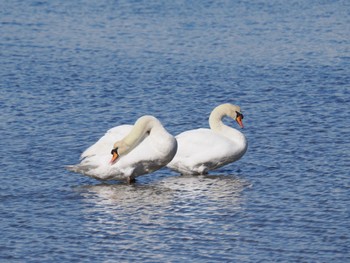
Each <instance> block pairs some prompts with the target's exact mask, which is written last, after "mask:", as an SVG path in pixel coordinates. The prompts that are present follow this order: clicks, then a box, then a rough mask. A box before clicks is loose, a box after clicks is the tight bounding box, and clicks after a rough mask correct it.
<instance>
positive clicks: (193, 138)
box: [167, 103, 248, 174]
mask: <svg viewBox="0 0 350 263" xmlns="http://www.w3.org/2000/svg"><path fill="white" fill-rule="evenodd" d="M225 116H228V117H230V118H232V119H234V120H236V121H237V123H238V124H239V126H240V127H241V128H243V123H242V119H243V115H242V113H241V109H240V107H239V106H236V105H232V104H229V103H226V104H222V105H219V106H217V107H216V108H215V109H214V110H213V111H212V112H211V114H210V117H209V126H210V129H203V128H201V129H196V130H189V131H185V132H183V133H181V134H179V135H177V136H176V140H177V143H178V149H177V152H176V155H175V157H174V158H173V159H172V161H171V162H170V163H168V165H167V167H168V168H170V169H171V170H174V171H177V172H179V173H182V174H206V173H208V171H209V170H214V169H216V168H219V167H221V166H224V165H226V164H228V163H232V162H234V161H237V160H238V159H240V158H241V157H242V156H243V155H244V154H245V152H246V151H247V147H248V144H247V140H246V138H245V136H244V135H243V134H242V133H241V132H240V131H238V130H236V129H234V128H231V127H229V126H227V125H225V124H224V123H223V122H222V119H223V118H224V117H225Z"/></svg>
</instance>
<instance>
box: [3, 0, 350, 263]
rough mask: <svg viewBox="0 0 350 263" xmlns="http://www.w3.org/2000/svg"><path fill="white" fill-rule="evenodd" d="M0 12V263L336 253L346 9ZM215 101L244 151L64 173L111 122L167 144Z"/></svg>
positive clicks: (340, 220)
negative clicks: (211, 164)
mask: <svg viewBox="0 0 350 263" xmlns="http://www.w3.org/2000/svg"><path fill="white" fill-rule="evenodd" d="M0 5H1V8H0V14H1V16H0V17H1V19H0V23H1V27H0V33H1V38H0V46H1V51H0V58H1V62H2V63H1V66H0V69H1V70H0V79H1V82H0V85H1V91H0V94H1V96H0V100H1V101H0V110H1V115H0V123H1V124H0V130H1V140H0V153H1V175H2V176H1V179H0V180H1V181H0V190H1V191H0V200H1V202H0V206H1V211H2V213H1V223H0V231H1V233H2V234H1V239H0V259H1V261H4V262H38V261H42V262H45V261H47V262H72V261H77V260H79V261H84V262H131V261H132V262H133V261H140V262H220V261H221V262H347V261H349V260H350V253H349V251H350V240H349V238H350V237H349V231H348V229H349V228H350V211H349V206H348V204H349V201H350V195H349V189H350V180H349V170H350V154H349V153H350V150H349V148H350V141H349V130H350V122H349V119H350V118H349V117H350V116H349V115H350V114H349V105H350V104H349V103H350V85H349V83H350V78H349V76H350V70H349V69H350V52H349V46H350V45H349V37H348V36H349V33H350V30H349V26H348V25H349V22H350V21H349V12H350V5H349V3H348V1H316V2H315V1H306V2H305V1H284V0H281V1H272V2H271V1H270V2H268V3H265V2H263V1H262V2H261V1H215V2H211V1H198V2H197V1H195V2H185V1H174V2H172V3H168V2H159V1H156V2H152V3H149V2H144V1H97V2H96V1H90V0H86V1H69V3H68V2H67V3H61V1H49V2H45V1H26V2H22V1H3V2H2V3H1V4H0ZM225 102H231V103H236V104H238V105H240V106H241V108H242V111H243V114H244V116H245V118H244V122H245V129H244V130H243V132H244V134H245V135H246V137H247V139H248V141H249V148H248V151H247V153H246V154H245V156H244V157H243V158H242V159H241V160H239V161H238V162H236V163H233V164H231V165H228V166H225V167H223V168H221V169H219V170H217V171H214V172H212V173H211V174H210V175H208V176H199V177H195V176H179V175H178V174H176V173H174V172H171V171H169V170H167V169H161V170H159V171H157V172H155V173H153V174H150V175H145V176H142V177H140V178H139V179H138V181H137V183H136V184H134V185H126V184H123V183H119V182H111V183H109V184H101V182H98V181H96V180H93V179H91V178H88V177H84V176H82V175H79V174H74V173H71V172H68V171H66V170H65V169H64V166H65V165H67V164H74V163H77V162H78V160H79V156H80V154H81V152H82V151H83V150H84V149H85V148H87V147H88V146H89V145H91V144H92V143H94V142H95V141H96V140H97V139H98V138H99V137H101V136H102V135H103V134H104V132H105V131H106V130H108V129H109V128H111V127H113V126H117V125H120V124H125V123H133V122H134V121H135V120H136V119H137V118H138V117H139V116H141V115H144V114H152V115H154V116H156V117H158V118H159V119H160V120H161V121H162V123H163V124H164V126H165V127H166V128H167V129H168V131H169V132H171V133H172V134H174V135H175V134H178V133H180V132H182V131H184V130H188V129H193V128H198V127H208V123H207V119H208V116H209V114H210V111H211V110H212V109H213V108H214V107H215V106H217V105H218V104H220V103H225ZM227 123H230V124H231V125H235V124H233V123H232V122H229V121H228V120H227Z"/></svg>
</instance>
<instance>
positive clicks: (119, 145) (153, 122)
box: [67, 115, 177, 182]
mask: <svg viewBox="0 0 350 263" xmlns="http://www.w3.org/2000/svg"><path fill="white" fill-rule="evenodd" d="M176 150H177V141H176V139H175V138H174V137H173V136H172V135H171V134H169V133H168V132H167V131H166V129H165V128H164V127H163V125H162V124H161V122H160V121H159V120H158V119H157V118H155V117H153V116H149V115H146V116H142V117H140V118H139V119H138V120H137V121H136V122H135V124H134V125H121V126H117V127H114V128H112V129H110V130H108V131H107V133H106V134H105V135H104V136H103V137H101V138H100V139H99V140H98V141H97V142H96V143H95V144H93V145H92V146H90V147H89V148H88V149H86V150H85V151H84V152H83V153H82V155H81V162H80V163H79V164H77V165H71V166H67V169H68V170H70V171H73V172H78V173H82V174H84V175H87V176H90V177H93V178H96V179H99V180H122V181H127V182H133V181H134V179H135V177H137V176H140V175H143V174H148V173H151V172H154V171H156V170H158V169H160V168H162V167H164V166H165V165H166V164H168V163H169V162H170V161H171V160H172V158H173V157H174V156H175V153H176ZM111 154H112V158H111Z"/></svg>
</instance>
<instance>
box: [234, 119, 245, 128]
mask: <svg viewBox="0 0 350 263" xmlns="http://www.w3.org/2000/svg"><path fill="white" fill-rule="evenodd" d="M236 122H237V123H238V125H239V126H240V127H241V128H242V129H243V128H244V126H243V122H242V116H237V118H236Z"/></svg>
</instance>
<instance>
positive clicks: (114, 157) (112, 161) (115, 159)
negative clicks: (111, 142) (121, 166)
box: [109, 151, 119, 164]
mask: <svg viewBox="0 0 350 263" xmlns="http://www.w3.org/2000/svg"><path fill="white" fill-rule="evenodd" d="M112 155H113V156H112V159H111V161H110V162H109V163H110V164H114V163H115V162H116V161H117V159H118V157H119V155H118V153H117V152H116V151H113V153H112Z"/></svg>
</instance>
